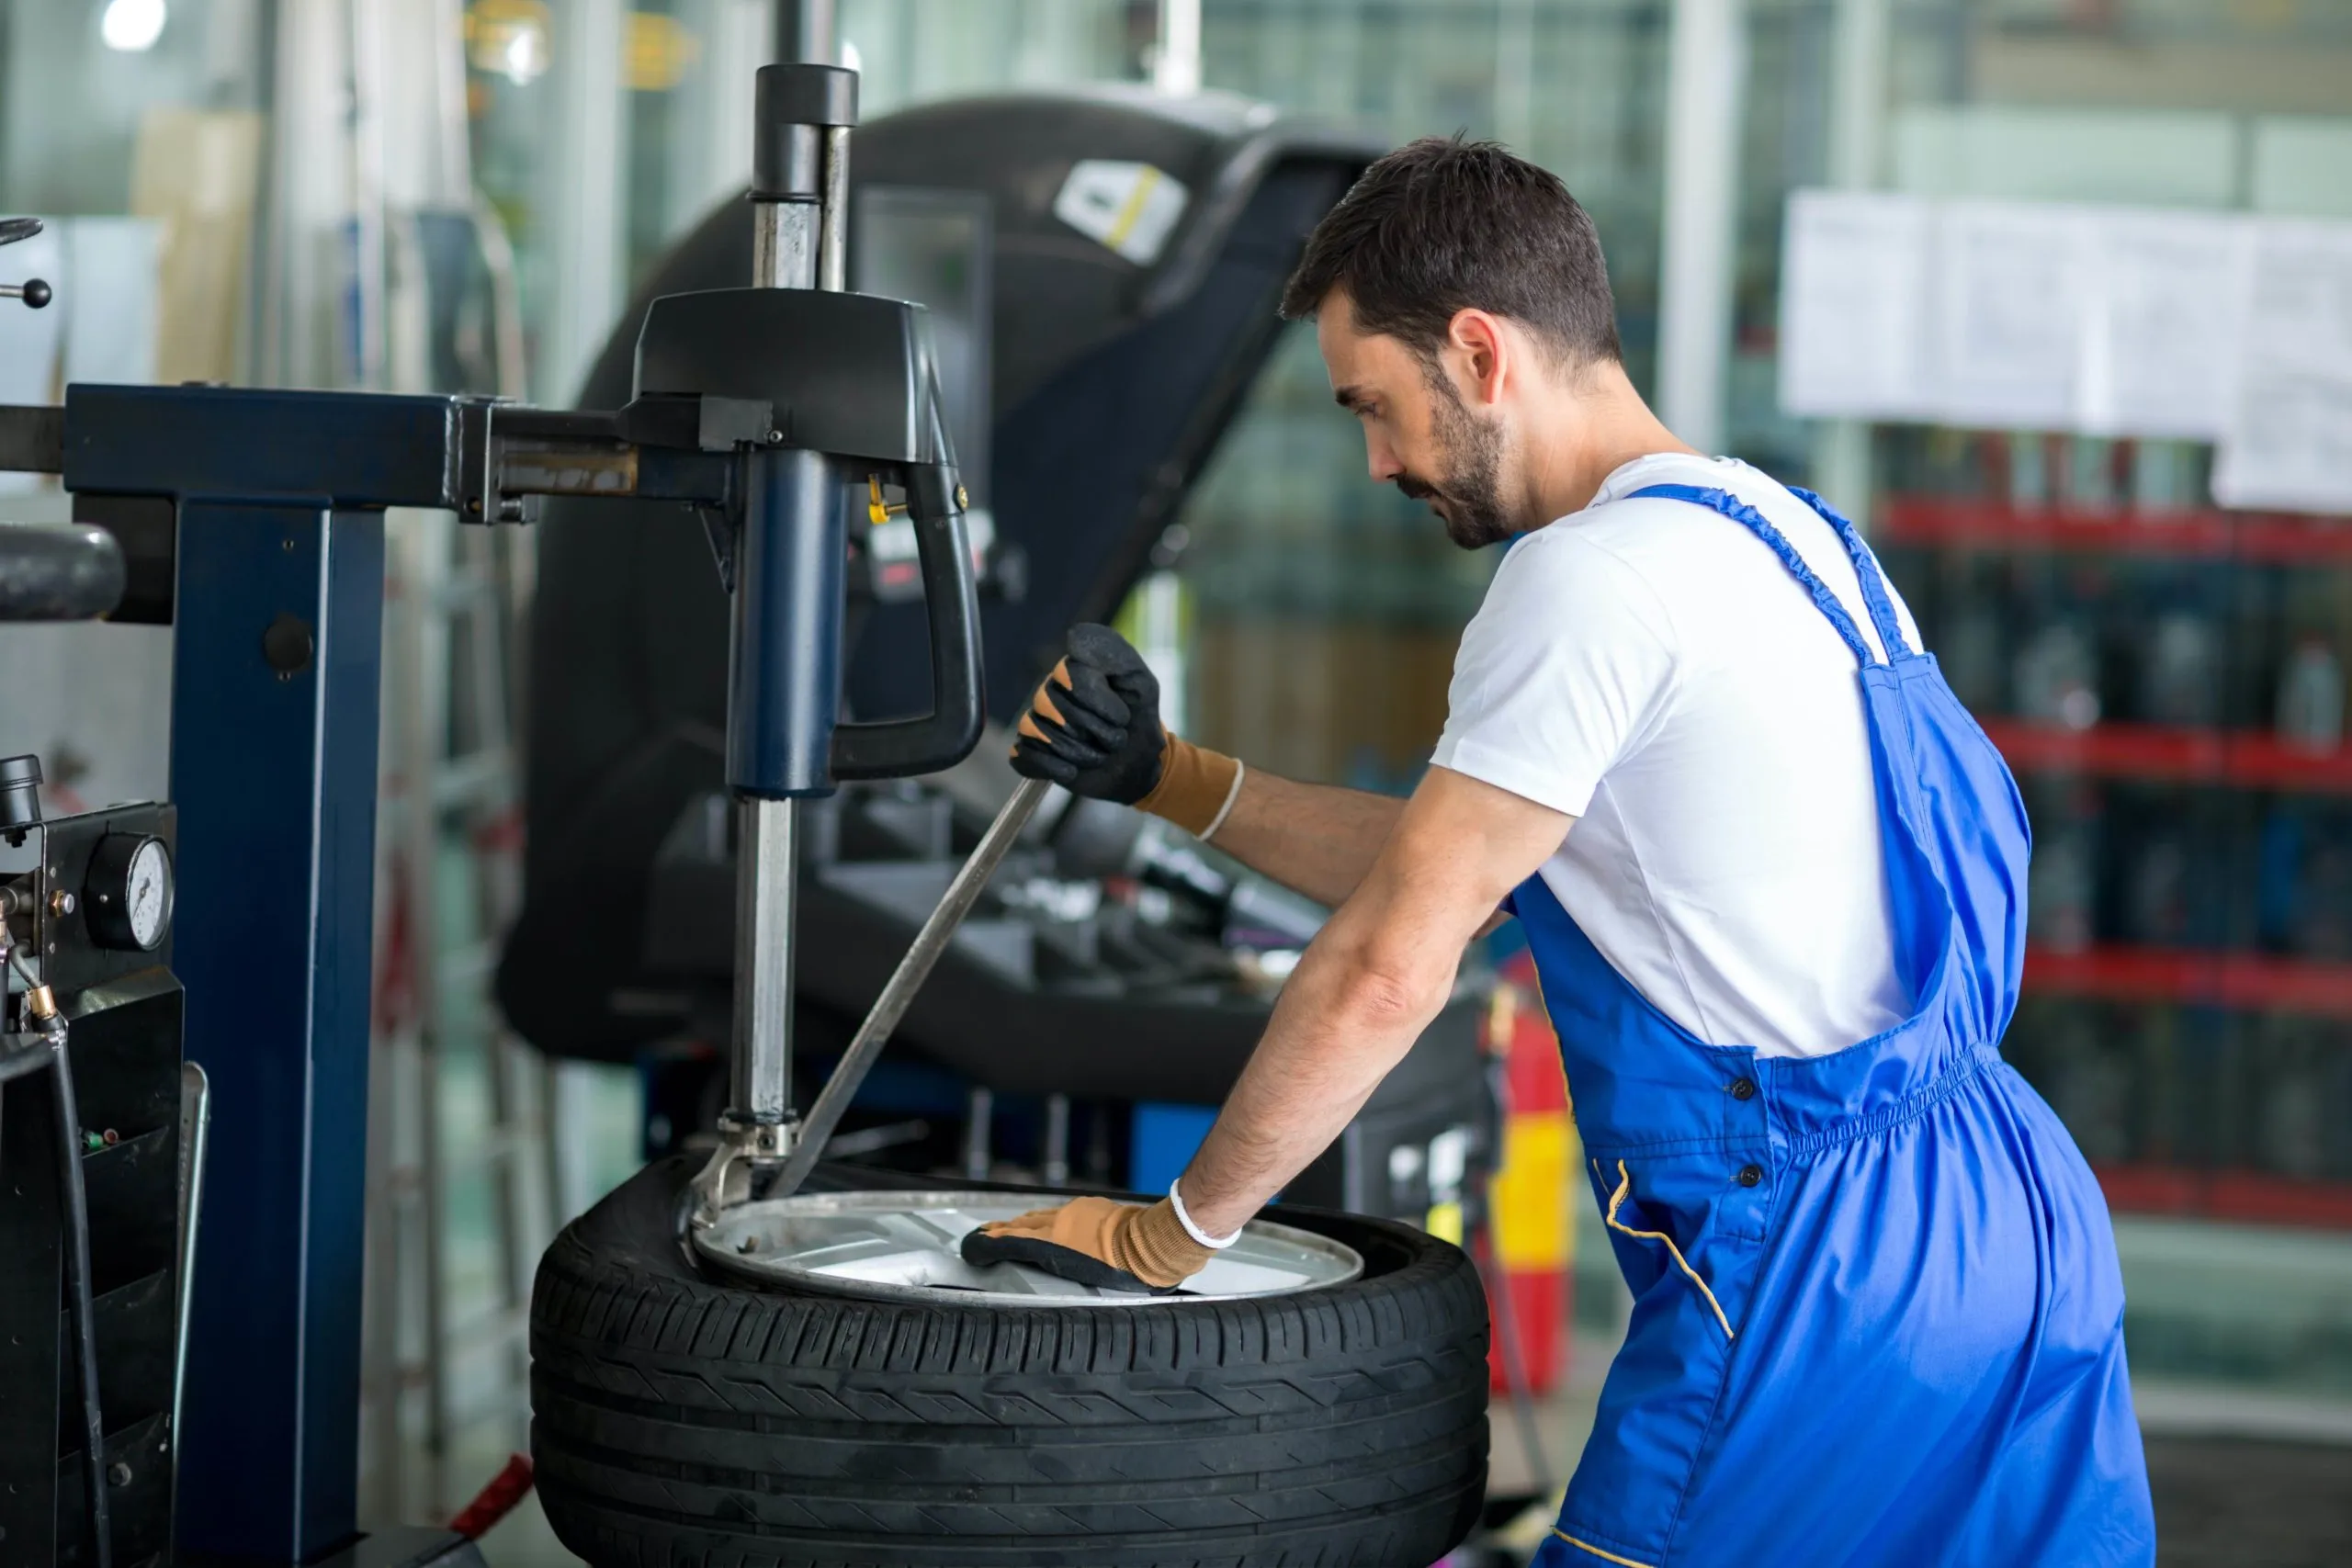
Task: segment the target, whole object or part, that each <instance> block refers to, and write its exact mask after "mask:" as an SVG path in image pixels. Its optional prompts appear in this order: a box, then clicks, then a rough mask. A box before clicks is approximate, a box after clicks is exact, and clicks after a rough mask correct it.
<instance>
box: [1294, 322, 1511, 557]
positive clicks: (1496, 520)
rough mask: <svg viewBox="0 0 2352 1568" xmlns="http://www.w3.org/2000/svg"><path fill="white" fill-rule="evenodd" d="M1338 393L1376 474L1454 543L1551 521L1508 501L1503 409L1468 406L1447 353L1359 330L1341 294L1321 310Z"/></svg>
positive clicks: (1320, 335)
mask: <svg viewBox="0 0 2352 1568" xmlns="http://www.w3.org/2000/svg"><path fill="white" fill-rule="evenodd" d="M1316 336H1317V341H1318V342H1319V343H1320V344H1321V346H1322V349H1323V362H1324V365H1325V367H1327V368H1328V369H1329V371H1330V375H1331V388H1332V391H1333V394H1334V395H1335V396H1336V397H1337V398H1338V399H1339V400H1340V405H1341V406H1342V407H1344V408H1346V409H1347V410H1348V411H1349V412H1351V413H1353V414H1354V415H1355V416H1356V418H1357V420H1358V422H1359V423H1362V425H1363V434H1364V451H1365V457H1366V461H1367V463H1368V466H1369V467H1370V469H1371V472H1372V477H1373V478H1374V479H1377V480H1385V481H1386V482H1389V483H1393V484H1394V485H1396V487H1397V489H1398V490H1400V491H1403V492H1404V493H1405V494H1407V495H1408V496H1411V497H1412V498H1413V499H1414V500H1416V501H1421V502H1428V503H1429V508H1430V511H1431V512H1433V513H1436V514H1437V516H1438V520H1439V521H1440V522H1442V523H1443V524H1444V525H1445V533H1446V537H1448V538H1450V539H1452V540H1453V542H1454V543H1455V544H1457V545H1459V546H1461V547H1463V548H1464V549H1465V550H1475V549H1479V548H1482V547H1486V546H1487V545H1491V544H1494V543H1496V542H1497V541H1498V540H1501V539H1507V538H1509V537H1510V536H1511V535H1513V534H1516V533H1519V532H1521V531H1522V530H1523V529H1526V528H1531V527H1534V526H1536V525H1540V524H1542V523H1544V522H1547V521H1549V519H1547V518H1521V517H1519V516H1517V515H1516V514H1515V511H1514V509H1513V508H1512V507H1511V506H1510V503H1509V502H1507V501H1506V499H1505V497H1506V496H1507V495H1508V494H1509V493H1510V491H1509V484H1508V472H1507V470H1508V469H1509V468H1511V467H1512V465H1511V463H1510V445H1511V443H1510V435H1509V432H1508V429H1507V425H1506V422H1505V420H1504V417H1503V415H1502V414H1501V412H1499V411H1496V410H1489V409H1481V408H1474V407H1472V406H1471V405H1470V404H1469V403H1468V402H1467V401H1465V400H1464V398H1463V395H1462V391H1461V389H1460V388H1459V387H1458V386H1457V385H1456V383H1455V376H1454V373H1453V369H1452V368H1451V367H1449V365H1448V364H1447V363H1446V360H1445V358H1444V357H1443V355H1442V354H1423V353H1421V352H1419V351H1418V350H1416V349H1414V348H1413V347H1411V346H1409V345H1408V344H1406V343H1404V342H1403V341H1402V340H1401V339H1398V338H1396V337H1393V336H1390V335H1389V334H1387V333H1359V332H1358V331H1356V328H1355V321H1354V310H1353V307H1352V306H1351V303H1350V302H1349V300H1348V298H1347V295H1346V294H1345V293H1344V292H1341V291H1337V290H1335V291H1334V292H1333V293H1332V294H1331V296H1330V297H1329V299H1326V300H1325V301H1324V302H1323V304H1322V305H1321V307H1320V308H1319V309H1318V310H1317V312H1316Z"/></svg>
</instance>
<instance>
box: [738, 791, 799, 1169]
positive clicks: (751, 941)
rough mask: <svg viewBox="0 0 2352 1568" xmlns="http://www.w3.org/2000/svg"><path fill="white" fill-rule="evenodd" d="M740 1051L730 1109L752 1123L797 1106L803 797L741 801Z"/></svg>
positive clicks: (771, 1122)
mask: <svg viewBox="0 0 2352 1568" xmlns="http://www.w3.org/2000/svg"><path fill="white" fill-rule="evenodd" d="M735 813H736V815H735V821H736V845H735V865H736V872H735V1051H734V1057H733V1061H732V1063H731V1064H730V1071H731V1073H732V1075H733V1076H732V1077H731V1079H730V1080H729V1090H730V1094H729V1105H728V1111H729V1115H730V1116H731V1117H732V1118H733V1119H734V1120H735V1121H737V1122H742V1123H745V1124H747V1125H753V1126H775V1125H777V1124H779V1123H781V1122H783V1121H784V1120H785V1119H786V1116H788V1115H789V1114H790V1112H791V1109H792V908H793V904H794V902H795V897H794V895H795V893H796V892H797V888H796V887H795V886H794V878H795V877H796V876H797V874H798V870H799V867H798V845H797V841H796V840H797V829H798V827H799V812H798V803H797V802H795V801H790V800H766V799H761V798H756V797H749V796H747V797H745V798H743V799H741V800H738V801H737V802H736V803H735Z"/></svg>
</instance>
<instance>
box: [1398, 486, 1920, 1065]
mask: <svg viewBox="0 0 2352 1568" xmlns="http://www.w3.org/2000/svg"><path fill="white" fill-rule="evenodd" d="M1656 484H1685V485H1697V486H1702V487H1707V488H1712V489H1716V490H1724V491H1730V492H1731V493H1732V494H1733V495H1735V496H1737V497H1738V498H1739V499H1740V500H1742V501H1745V502H1747V503H1748V504H1749V505H1751V506H1753V507H1755V508H1756V509H1757V510H1758V512H1760V513H1763V514H1764V516H1765V517H1766V519H1767V520H1769V521H1770V523H1771V524H1772V525H1774V526H1775V527H1777V528H1778V529H1780V531H1781V534H1782V535H1784V536H1786V537H1787V538H1788V540H1789V541H1790V543H1792V545H1794V546H1795V547H1796V549H1797V551H1798V553H1799V554H1801V555H1802V556H1804V559H1805V562H1806V564H1807V565H1809V566H1811V567H1812V569H1813V570H1814V573H1815V575H1816V576H1817V577H1819V578H1820V579H1821V580H1822V581H1823V582H1824V583H1826V584H1827V586H1828V587H1829V589H1830V591H1831V592H1834V593H1835V594H1836V595H1837V596H1838V600H1839V601H1840V602H1841V603H1842V604H1845V606H1846V607H1847V611H1848V613H1849V615H1851V616H1852V617H1853V621H1854V624H1855V626H1857V627H1859V628H1860V631H1861V635H1862V637H1864V639H1865V640H1867V641H1868V642H1869V643H1870V645H1871V648H1872V649H1879V639H1878V636H1877V634H1876V632H1874V631H1873V630H1872V629H1871V622H1870V616H1869V614H1868V612H1867V610H1866V609H1865V607H1864V605H1863V604H1862V599H1861V592H1860V583H1859V582H1858V581H1857V580H1856V578H1855V574H1854V569H1853V566H1852V563H1851V562H1850V561H1849V559H1848V558H1847V556H1846V552H1845V548H1844V547H1843V546H1842V545H1841V544H1840V543H1839V542H1838V536H1837V534H1836V533H1835V532H1834V531H1833V530H1832V529H1831V528H1830V526H1829V525H1828V524H1827V523H1826V522H1824V521H1823V520H1822V519H1821V518H1820V517H1818V516H1817V515H1815V513H1814V511H1813V509H1812V508H1810V507H1808V506H1807V505H1805V503H1804V502H1802V501H1799V500H1798V499H1797V498H1796V497H1795V496H1793V495H1792V494H1790V493H1789V492H1788V491H1787V490H1785V489H1784V488H1782V487H1781V484H1780V483H1779V482H1778V481H1776V480H1774V479H1771V478H1770V477H1768V476H1767V475H1765V474H1763V473H1761V472H1759V471H1758V470H1757V469H1755V468H1749V467H1748V466H1747V464H1745V463H1741V462H1737V461H1736V460H1733V459H1729V458H1705V457H1689V456H1679V455H1672V454H1660V455H1658V456H1656V457H1642V458H1638V459H1636V460H1635V461H1634V462H1631V463H1628V464H1626V465H1625V466H1624V467H1623V468H1619V469H1617V471H1616V472H1614V473H1612V474H1611V475H1610V476H1609V478H1608V479H1607V480H1606V481H1605V482H1604V483H1603V484H1602V485H1601V487H1600V493H1599V494H1597V495H1596V496H1594V497H1593V499H1592V502H1591V504H1590V505H1589V506H1587V507H1586V508H1585V510H1583V511H1582V512H1579V513H1574V514H1572V515H1570V516H1567V517H1563V518H1561V519H1560V520H1559V521H1557V522H1555V523H1554V524H1552V525H1550V526H1549V527H1546V528H1541V529H1538V530H1536V531H1535V532H1534V533H1532V534H1528V535H1525V536H1521V538H1520V539H1519V540H1518V541H1517V542H1516V543H1515V544H1514V545H1513V546H1512V547H1511V549H1510V554H1509V555H1508V556H1507V557H1505V558H1504V560H1503V562H1502V565H1501V566H1500V567H1499V568H1498V570H1497V571H1496V574H1495V580H1494V581H1493V583H1492V584H1490V585H1489V586H1488V588H1487V597H1486V602H1485V603H1484V604H1482V605H1480V607H1479V610H1478V614H1477V615H1476V617H1475V618H1474V619H1473V620H1472V621H1471V623H1470V625H1469V626H1468V628H1467V629H1466V630H1464V633H1463V635H1462V649H1461V652H1460V654H1459V655H1458V656H1457V658H1456V659H1455V660H1454V669H1453V689H1452V691H1451V693H1450V694H1449V698H1448V702H1449V705H1450V709H1451V712H1450V714H1449V716H1448V718H1447V720H1446V726H1445V734H1444V737H1443V738H1442V739H1440V740H1439V742H1438V747H1437V753H1436V756H1435V758H1434V761H1436V762H1437V763H1438V764H1439V765H1440V766H1442V767H1446V768H1451V769H1453V771H1455V772H1456V773H1466V774H1468V775H1469V776H1471V777H1472V778H1476V779H1480V780H1483V781H1484V782H1486V783H1487V784H1494V785H1496V786H1497V787H1498V788H1500V789H1506V790H1509V791H1510V792H1511V793H1512V794H1513V795H1522V796H1524V797H1526V798H1527V799H1529V800H1532V801H1536V802H1538V803H1540V804H1542V805H1544V806H1548V807H1553V808H1554V809H1555V810H1558V811H1564V812H1566V813H1568V814H1570V815H1571V816H1574V817H1576V818H1577V824H1576V827H1575V828H1574V829H1573V830H1572V831H1570V832H1569V834H1568V836H1567V839H1566V841H1565V842H1563V843H1562V845H1561V847H1560V850H1559V852H1558V853H1557V854H1555V855H1554V856H1553V857H1552V858H1551V859H1550V860H1549V861H1547V862H1545V863H1544V867H1543V871H1542V875H1543V877H1544V882H1545V884H1546V885H1547V886H1549V887H1550V888H1551V890H1552V892H1553V893H1554V894H1555V896H1556V897H1558V898H1559V900H1560V903H1561V905H1562V907H1564V908H1566V910H1567V912H1568V914H1569V915H1570V916H1571V917H1572V918H1573V919H1575V920H1576V922H1577V925H1578V926H1579V927H1581V928H1582V929H1583V931H1584V933H1585V934H1586V935H1587V936H1588V937H1589V938H1590V939H1591V941H1592V943H1593V945H1594V946H1595V947H1597V948H1598V949H1600V953H1601V955H1602V956H1603V957H1605V958H1607V959H1608V960H1609V962H1610V963H1611V964H1613V965H1615V966H1616V969H1617V972H1618V973H1619V974H1620V975H1622V976H1624V977H1625V978H1626V979H1627V980H1629V981H1631V982H1632V983H1633V984H1634V987H1635V988H1636V989H1638V990H1639V991H1640V992H1641V993H1642V995H1643V996H1645V997H1646V998H1649V1000H1650V1001H1651V1002H1652V1003H1653V1004H1654V1005H1655V1006H1657V1008H1658V1009H1659V1010H1661V1011H1663V1012H1664V1013H1665V1014H1666V1015H1667V1016H1668V1018H1670V1019H1672V1020H1674V1021H1676V1022H1677V1023H1679V1024H1680V1025H1681V1026H1682V1027H1683V1028H1685V1029H1688V1030H1689V1031H1691V1032H1692V1033H1693V1034H1696V1035H1697V1036H1698V1037H1699V1038H1700V1039H1702V1040H1704V1041H1707V1042H1709V1043H1713V1044H1719V1045H1752V1046H1754V1047H1756V1049H1757V1050H1758V1052H1759V1053H1761V1054H1762V1055H1768V1056H1818V1055H1827V1054H1829V1053H1830V1052H1832V1051H1838V1050H1842V1049H1844V1048H1845V1047H1846V1046H1849V1045H1851V1044H1854V1043H1857V1042H1860V1041H1862V1040H1866V1039H1868V1038H1870V1037H1871V1035H1873V1034H1876V1033H1878V1032H1881V1031H1883V1030H1884V1029H1887V1028H1888V1027H1890V1026H1892V1025H1893V1024H1894V1023H1896V1022H1899V1021H1901V1019H1902V1018H1903V1016H1904V1015H1905V1012H1907V1011H1908V1008H1909V998H1907V997H1906V996H1905V993H1904V989H1903V987H1902V986H1901V985H1900V984H1899V983H1898V982H1897V980H1896V978H1895V976H1894V956H1893V938H1892V934H1891V931H1890V928H1889V913H1888V908H1887V889H1886V876H1885V870H1884V857H1883V853H1882V852H1881V849H1880V845H1879V824H1878V807H1877V800H1876V795H1875V794H1874V792H1873V785H1872V782H1871V752H1870V741H1869V736H1868V732H1867V731H1866V729H1865V728H1864V725H1863V716H1862V695H1861V688H1860V682H1857V680H1856V679H1855V660H1854V655H1853V651H1852V650H1851V649H1849V648H1848V647H1847V646H1846V644H1845V642H1844V640H1843V639H1842V638H1840V637H1838V633H1837V631H1836V630H1835V629H1834V628H1833V627H1832V626H1830V624H1829V622H1828V620H1827V619H1826V617H1825V616H1824V615H1822V613H1821V611H1820V608H1819V607H1818V606H1816V605H1815V604H1814V602H1813V598H1812V596H1811V595H1810V594H1808V593H1807V592H1805V590H1804V586H1803V585H1802V584H1800V583H1799V582H1798V581H1796V579H1795V578H1794V577H1792V575H1790V572H1789V570H1788V568H1787V567H1785V566H1783V565H1782V564H1781V559H1780V558H1779V557H1778V556H1776V555H1774V554H1773V553H1772V551H1771V550H1770V547H1767V546H1766V545H1765V544H1764V542H1763V541H1762V540H1760V539H1758V538H1757V537H1756V536H1755V535H1754V534H1752V533H1750V532H1748V530H1747V528H1746V527H1744V526H1743V525H1740V524H1738V523H1736V522H1734V521H1733V520H1732V519H1730V518H1728V517H1725V516H1723V515H1722V514H1721V513H1716V512H1713V511H1712V510H1708V509H1706V508H1702V507H1699V506H1693V505H1691V504H1690V503H1688V502H1679V501H1666V500H1656V499H1653V500H1646V501H1627V500H1623V499H1622V498H1623V497H1624V496H1626V495H1628V494H1630V493H1631V492H1633V491H1637V490H1641V489H1644V488H1645V487H1647V486H1650V485H1656ZM1888 592H1889V593H1890V594H1892V593H1893V588H1892V586H1891V585H1890V587H1889V590H1888ZM1895 611H1896V615H1898V616H1899V617H1900V620H1901V624H1902V627H1903V633H1904V637H1905V640H1906V641H1907V642H1908V643H1909V644H1910V645H1911V646H1912V647H1913V648H1914V649H1917V647H1918V646H1919V641H1918V635H1919V634H1918V628H1917V626H1916V625H1914V623H1913V622H1912V619H1911V613H1910V611H1909V610H1908V609H1907V608H1905V607H1904V605H1903V604H1902V601H1901V600H1900V598H1897V599H1895ZM1881 651H1883V650H1881Z"/></svg>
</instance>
